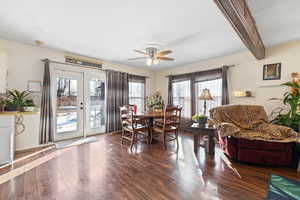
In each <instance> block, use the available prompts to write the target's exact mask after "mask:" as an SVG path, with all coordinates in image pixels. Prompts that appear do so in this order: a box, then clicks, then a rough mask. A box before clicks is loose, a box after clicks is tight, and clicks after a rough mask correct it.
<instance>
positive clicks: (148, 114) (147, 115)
mask: <svg viewBox="0 0 300 200" xmlns="http://www.w3.org/2000/svg"><path fill="white" fill-rule="evenodd" d="M135 117H137V118H140V119H145V120H148V122H149V126H151V127H153V123H154V120H155V119H162V118H164V112H163V111H144V112H142V113H137V114H135Z"/></svg>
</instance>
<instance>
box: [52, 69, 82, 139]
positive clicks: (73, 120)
mask: <svg viewBox="0 0 300 200" xmlns="http://www.w3.org/2000/svg"><path fill="white" fill-rule="evenodd" d="M52 80H53V81H52V83H53V84H54V85H53V86H54V94H55V97H54V101H53V103H54V105H53V107H54V119H55V120H54V122H55V134H54V140H55V141H59V140H65V139H69V138H75V137H81V136H83V134H84V132H83V130H84V121H83V119H84V94H83V91H84V88H83V83H84V82H83V73H80V72H71V71H61V70H55V79H52Z"/></svg>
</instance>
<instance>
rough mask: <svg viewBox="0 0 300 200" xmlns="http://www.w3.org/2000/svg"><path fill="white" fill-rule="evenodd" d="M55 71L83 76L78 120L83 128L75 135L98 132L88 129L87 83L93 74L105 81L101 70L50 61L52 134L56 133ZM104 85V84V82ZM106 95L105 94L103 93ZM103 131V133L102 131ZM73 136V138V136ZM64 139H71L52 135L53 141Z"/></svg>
mask: <svg viewBox="0 0 300 200" xmlns="http://www.w3.org/2000/svg"><path fill="white" fill-rule="evenodd" d="M57 71H63V72H64V71H65V72H66V73H81V74H82V77H83V83H82V87H83V89H82V91H83V93H82V95H83V98H82V103H83V105H80V106H82V107H83V110H82V112H83V114H82V121H81V122H80V123H81V124H82V125H83V130H82V134H80V135H79V134H78V136H75V137H86V136H87V135H93V134H98V133H101V132H102V131H101V132H99V131H100V130H89V128H88V127H87V126H88V117H89V115H88V113H87V111H88V109H87V108H88V105H89V101H88V98H89V90H88V89H89V84H88V81H89V80H90V78H91V77H95V75H97V76H98V75H99V78H103V80H104V81H105V74H104V73H103V72H99V70H96V69H88V68H82V67H78V66H72V65H64V64H59V63H50V76H51V95H52V110H53V116H54V124H55V126H54V127H55V128H54V135H57V134H56V130H57V129H56V87H57V86H56V85H55V84H56V80H55V78H56V72H57ZM105 87H106V84H105ZM105 93H106V88H105ZM105 95H106V94H105ZM104 110H106V102H105V108H104ZM104 131H105V130H104ZM104 131H103V133H104ZM69 136H70V135H69ZM75 137H73V138H75ZM65 139H71V136H70V137H69V138H66V137H65V138H55V136H54V141H59V140H65Z"/></svg>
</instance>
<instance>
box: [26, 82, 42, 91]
mask: <svg viewBox="0 0 300 200" xmlns="http://www.w3.org/2000/svg"><path fill="white" fill-rule="evenodd" d="M27 84H28V85H27V91H28V92H32V93H39V92H41V87H42V82H41V81H33V80H29V81H28V83H27Z"/></svg>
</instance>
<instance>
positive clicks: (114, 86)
mask: <svg viewBox="0 0 300 200" xmlns="http://www.w3.org/2000/svg"><path fill="white" fill-rule="evenodd" d="M106 83H107V95H106V102H107V103H106V115H107V116H106V132H113V131H118V130H121V128H122V127H121V122H120V110H119V106H122V105H126V104H128V102H129V98H128V92H129V91H128V74H127V73H124V72H117V71H111V70H107V71H106Z"/></svg>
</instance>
